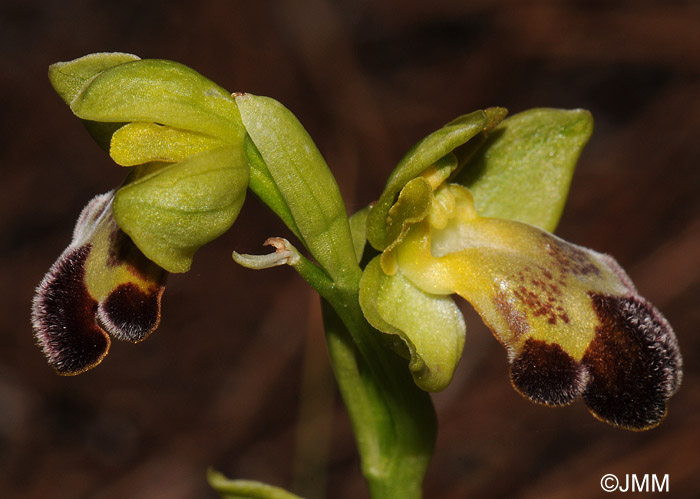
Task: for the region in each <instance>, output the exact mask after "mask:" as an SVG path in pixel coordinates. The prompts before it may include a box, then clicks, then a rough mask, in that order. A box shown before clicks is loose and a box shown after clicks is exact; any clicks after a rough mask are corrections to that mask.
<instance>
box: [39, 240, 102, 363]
mask: <svg viewBox="0 0 700 499" xmlns="http://www.w3.org/2000/svg"><path fill="white" fill-rule="evenodd" d="M90 249H91V245H89V244H86V245H84V246H81V247H78V248H69V249H68V250H66V252H64V253H63V254H62V255H61V256H60V257H59V259H58V260H57V261H56V263H54V264H53V266H52V267H51V269H50V270H49V272H48V273H47V274H46V277H44V280H43V281H42V282H41V284H40V285H39V288H38V289H37V294H36V297H35V298H34V304H33V308H32V323H33V326H34V335H35V337H36V340H37V342H38V343H39V346H41V349H42V350H43V352H44V354H45V355H46V357H47V358H48V361H49V365H51V367H53V368H54V369H55V370H56V371H57V372H58V373H59V374H66V375H67V374H78V373H81V372H83V371H86V370H87V369H90V368H91V367H94V366H95V365H97V364H99V363H100V361H101V360H102V359H103V358H104V356H105V355H106V354H107V351H108V350H109V345H110V340H109V337H108V336H107V335H106V334H105V332H104V331H102V330H101V329H100V328H99V327H98V326H97V325H96V324H95V320H94V316H95V310H96V309H97V302H96V301H95V300H94V299H93V298H92V297H91V296H90V295H89V293H88V291H87V289H86V287H85V279H84V278H85V261H86V260H87V257H88V255H89V254H90Z"/></svg>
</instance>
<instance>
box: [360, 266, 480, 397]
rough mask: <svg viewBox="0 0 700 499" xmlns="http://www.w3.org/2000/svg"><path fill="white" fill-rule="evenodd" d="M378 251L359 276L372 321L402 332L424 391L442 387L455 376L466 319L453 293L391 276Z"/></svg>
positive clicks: (413, 371)
mask: <svg viewBox="0 0 700 499" xmlns="http://www.w3.org/2000/svg"><path fill="white" fill-rule="evenodd" d="M379 260H380V257H375V258H374V259H373V260H372V261H371V262H370V263H369V264H368V265H367V268H366V269H365V271H364V273H363V274H362V279H361V280H360V306H361V307H362V312H363V313H364V315H365V317H366V318H367V321H368V322H369V323H370V324H371V325H372V326H373V327H374V328H376V329H378V330H379V331H382V332H383V333H386V334H389V335H397V336H398V338H400V339H401V340H402V341H403V343H404V344H405V347H404V346H402V345H400V344H399V345H397V344H394V349H395V350H397V351H398V353H404V354H405V353H406V350H408V357H409V359H410V360H409V370H410V371H411V374H412V375H413V379H414V381H415V383H416V385H418V387H420V388H421V389H423V390H425V391H431V392H432V391H440V390H443V389H444V388H445V387H447V385H448V384H449V383H450V381H451V380H452V376H453V374H454V370H455V368H456V366H457V362H458V361H459V359H460V357H461V355H462V348H463V346H464V336H465V332H466V325H465V323H464V319H463V317H462V313H461V312H460V310H459V308H458V307H457V305H456V304H455V303H454V301H453V300H452V298H450V297H449V296H438V295H433V294H430V293H426V292H424V291H422V290H421V289H419V288H418V287H416V286H415V285H413V284H412V283H411V281H409V280H408V279H406V277H404V276H403V274H402V273H401V271H400V269H399V270H397V272H396V273H394V275H391V276H388V275H386V274H385V273H384V271H383V270H382V268H381V265H380V261H379ZM404 356H405V355H404Z"/></svg>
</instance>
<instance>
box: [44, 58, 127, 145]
mask: <svg viewBox="0 0 700 499" xmlns="http://www.w3.org/2000/svg"><path fill="white" fill-rule="evenodd" d="M138 60H140V57H139V56H137V55H133V54H125V53H122V52H100V53H97V54H88V55H86V56H83V57H80V58H78V59H74V60H72V61H68V62H57V63H55V64H52V65H51V66H49V81H50V82H51V86H53V88H54V90H55V91H56V93H57V94H58V95H59V96H60V97H61V99H63V102H65V103H66V104H68V105H70V104H71V102H73V100H75V98H76V97H77V96H78V94H79V93H80V92H81V91H82V89H83V88H84V87H85V86H86V85H87V84H88V83H89V82H90V80H91V79H92V78H94V77H95V76H96V75H98V74H99V73H101V72H103V71H106V70H107V69H110V68H113V67H115V66H119V65H120V64H124V63H127V62H131V61H138ZM81 121H82V122H83V125H85V128H87V130H88V132H89V133H90V135H91V136H92V138H93V139H94V140H95V142H97V145H99V146H100V148H102V149H103V150H104V151H106V152H109V143H110V140H111V138H112V134H113V133H114V132H115V131H116V130H117V129H118V128H120V127H121V126H122V125H124V123H101V122H99V121H89V120H81Z"/></svg>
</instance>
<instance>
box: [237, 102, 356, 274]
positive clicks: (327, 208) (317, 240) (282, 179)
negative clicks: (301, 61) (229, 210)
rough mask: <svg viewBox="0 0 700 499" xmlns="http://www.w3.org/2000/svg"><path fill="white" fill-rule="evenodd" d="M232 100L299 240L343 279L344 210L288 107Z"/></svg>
mask: <svg viewBox="0 0 700 499" xmlns="http://www.w3.org/2000/svg"><path fill="white" fill-rule="evenodd" d="M236 103H237V104H238V107H239V109H240V112H241V117H242V119H243V123H244V125H245V127H246V130H247V132H248V134H249V135H250V137H251V139H252V141H253V143H254V144H255V146H256V148H257V150H258V151H259V153H260V157H261V158H262V160H263V162H264V164H265V165H266V166H267V171H268V172H269V174H270V177H269V178H271V179H272V180H273V181H274V183H275V184H276V186H277V189H278V190H279V193H280V194H281V195H282V198H283V199H284V202H285V204H286V205H287V206H288V208H289V211H290V213H291V214H292V217H293V219H294V223H295V225H296V227H297V228H298V229H299V234H300V235H301V239H302V242H303V243H304V245H305V246H306V247H307V249H308V250H309V251H310V252H311V254H312V255H313V256H314V258H315V259H316V261H317V262H318V263H319V264H320V265H321V266H322V267H323V268H324V269H325V271H326V272H327V273H328V274H329V275H330V276H331V277H332V278H333V279H334V280H335V281H336V282H339V281H343V280H347V279H348V278H349V277H348V271H349V270H350V271H351V270H354V269H356V268H357V263H356V256H355V249H354V247H353V242H352V237H351V234H350V227H349V224H348V217H347V212H346V210H345V204H344V202H343V199H342V197H341V195H340V189H339V188H338V184H337V183H336V181H335V178H334V177H333V175H332V174H331V172H330V170H329V169H328V166H327V165H326V162H325V160H324V159H323V156H321V153H320V152H319V150H318V148H317V147H316V145H315V144H314V142H313V140H312V139H311V137H309V134H308V133H307V132H306V130H305V129H304V127H303V126H302V125H301V123H299V120H297V118H296V117H295V116H294V115H293V114H292V113H291V111H289V110H288V109H287V108H286V107H284V106H283V105H282V104H280V103H279V102H277V101H276V100H274V99H271V98H269V97H260V96H255V95H252V94H238V95H236ZM263 201H265V199H264V198H263ZM358 271H359V269H358ZM353 279H354V277H353Z"/></svg>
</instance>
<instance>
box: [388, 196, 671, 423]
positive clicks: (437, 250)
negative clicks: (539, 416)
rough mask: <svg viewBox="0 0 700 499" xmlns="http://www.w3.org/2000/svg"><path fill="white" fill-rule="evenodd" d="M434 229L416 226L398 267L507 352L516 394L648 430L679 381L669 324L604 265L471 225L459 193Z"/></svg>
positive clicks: (498, 228)
mask: <svg viewBox="0 0 700 499" xmlns="http://www.w3.org/2000/svg"><path fill="white" fill-rule="evenodd" d="M438 195H443V196H445V195H448V196H453V197H454V206H455V208H454V210H453V211H452V213H451V215H450V216H449V217H448V220H447V223H446V224H445V225H444V227H442V228H440V229H436V228H435V227H432V226H431V225H430V221H429V219H426V220H424V221H422V222H421V223H420V224H416V225H414V226H413V227H412V228H411V230H410V231H409V233H408V234H407V235H406V237H405V238H404V240H403V241H402V242H401V244H400V245H399V246H398V247H397V249H396V253H397V260H398V267H399V268H400V270H401V272H402V273H403V275H405V276H406V277H407V278H408V279H409V280H410V281H411V282H413V284H415V285H416V286H417V287H419V288H420V289H422V290H424V291H425V292H428V293H433V294H438V295H440V294H445V295H446V294H452V293H456V294H458V295H460V296H462V297H463V298H465V299H466V300H467V301H469V302H470V303H471V304H472V305H473V306H474V308H475V309H476V310H477V312H478V313H479V314H480V315H481V317H482V318H483V320H484V322H485V323H486V324H487V325H488V326H489V327H490V328H491V329H492V331H493V333H494V335H495V336H496V337H497V338H498V339H499V341H500V342H501V343H502V344H503V345H504V346H505V347H506V349H507V351H508V357H509V360H510V363H511V369H510V373H511V380H512V382H513V385H514V387H515V388H516V389H517V390H518V391H519V392H520V393H522V394H523V395H524V396H526V397H528V398H529V399H531V400H533V401H535V402H538V403H542V404H545V405H551V406H561V405H566V404H569V403H570V402H571V401H573V400H574V399H575V398H576V397H578V396H581V397H583V399H584V400H585V402H586V403H587V405H588V407H589V409H590V410H591V412H592V413H593V415H594V416H596V417H597V418H599V419H601V420H603V421H606V422H608V423H611V424H613V425H617V426H621V427H623V428H628V429H634V430H642V429H647V428H651V427H654V426H656V425H658V424H659V423H660V422H661V421H662V420H663V418H664V416H665V414H666V404H667V401H668V399H669V398H670V396H671V395H673V393H675V391H676V390H677V388H678V386H679V384H680V380H681V365H682V360H681V357H680V352H679V350H678V345H677V341H676V337H675V334H674V332H673V330H672V329H671V327H670V325H669V324H668V322H667V321H666V320H665V319H664V318H663V316H662V315H661V314H660V312H659V311H658V310H656V309H655V308H654V307H653V306H652V305H651V304H650V303H649V302H647V301H646V300H645V299H644V298H642V297H641V296H639V295H638V294H637V292H636V290H635V288H634V286H633V284H632V283H631V281H630V279H629V277H628V276H627V275H626V274H625V272H624V270H622V269H621V268H620V266H619V265H618V264H617V263H616V262H615V261H614V260H613V259H612V258H611V257H609V256H607V255H602V254H600V253H596V252H594V251H592V250H589V249H586V248H582V247H580V246H575V245H573V244H570V243H567V242H566V241H563V240H561V239H559V238H557V237H555V236H553V235H551V234H550V233H548V232H545V231H543V230H541V229H538V228H536V227H534V226H531V225H528V224H525V223H521V222H516V221H511V220H501V219H494V218H485V217H481V216H479V215H478V214H477V213H476V211H475V209H474V205H473V199H472V197H471V195H470V193H469V191H468V190H467V189H465V188H463V187H461V186H457V185H448V186H445V187H444V188H443V192H441V193H439V194H438Z"/></svg>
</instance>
